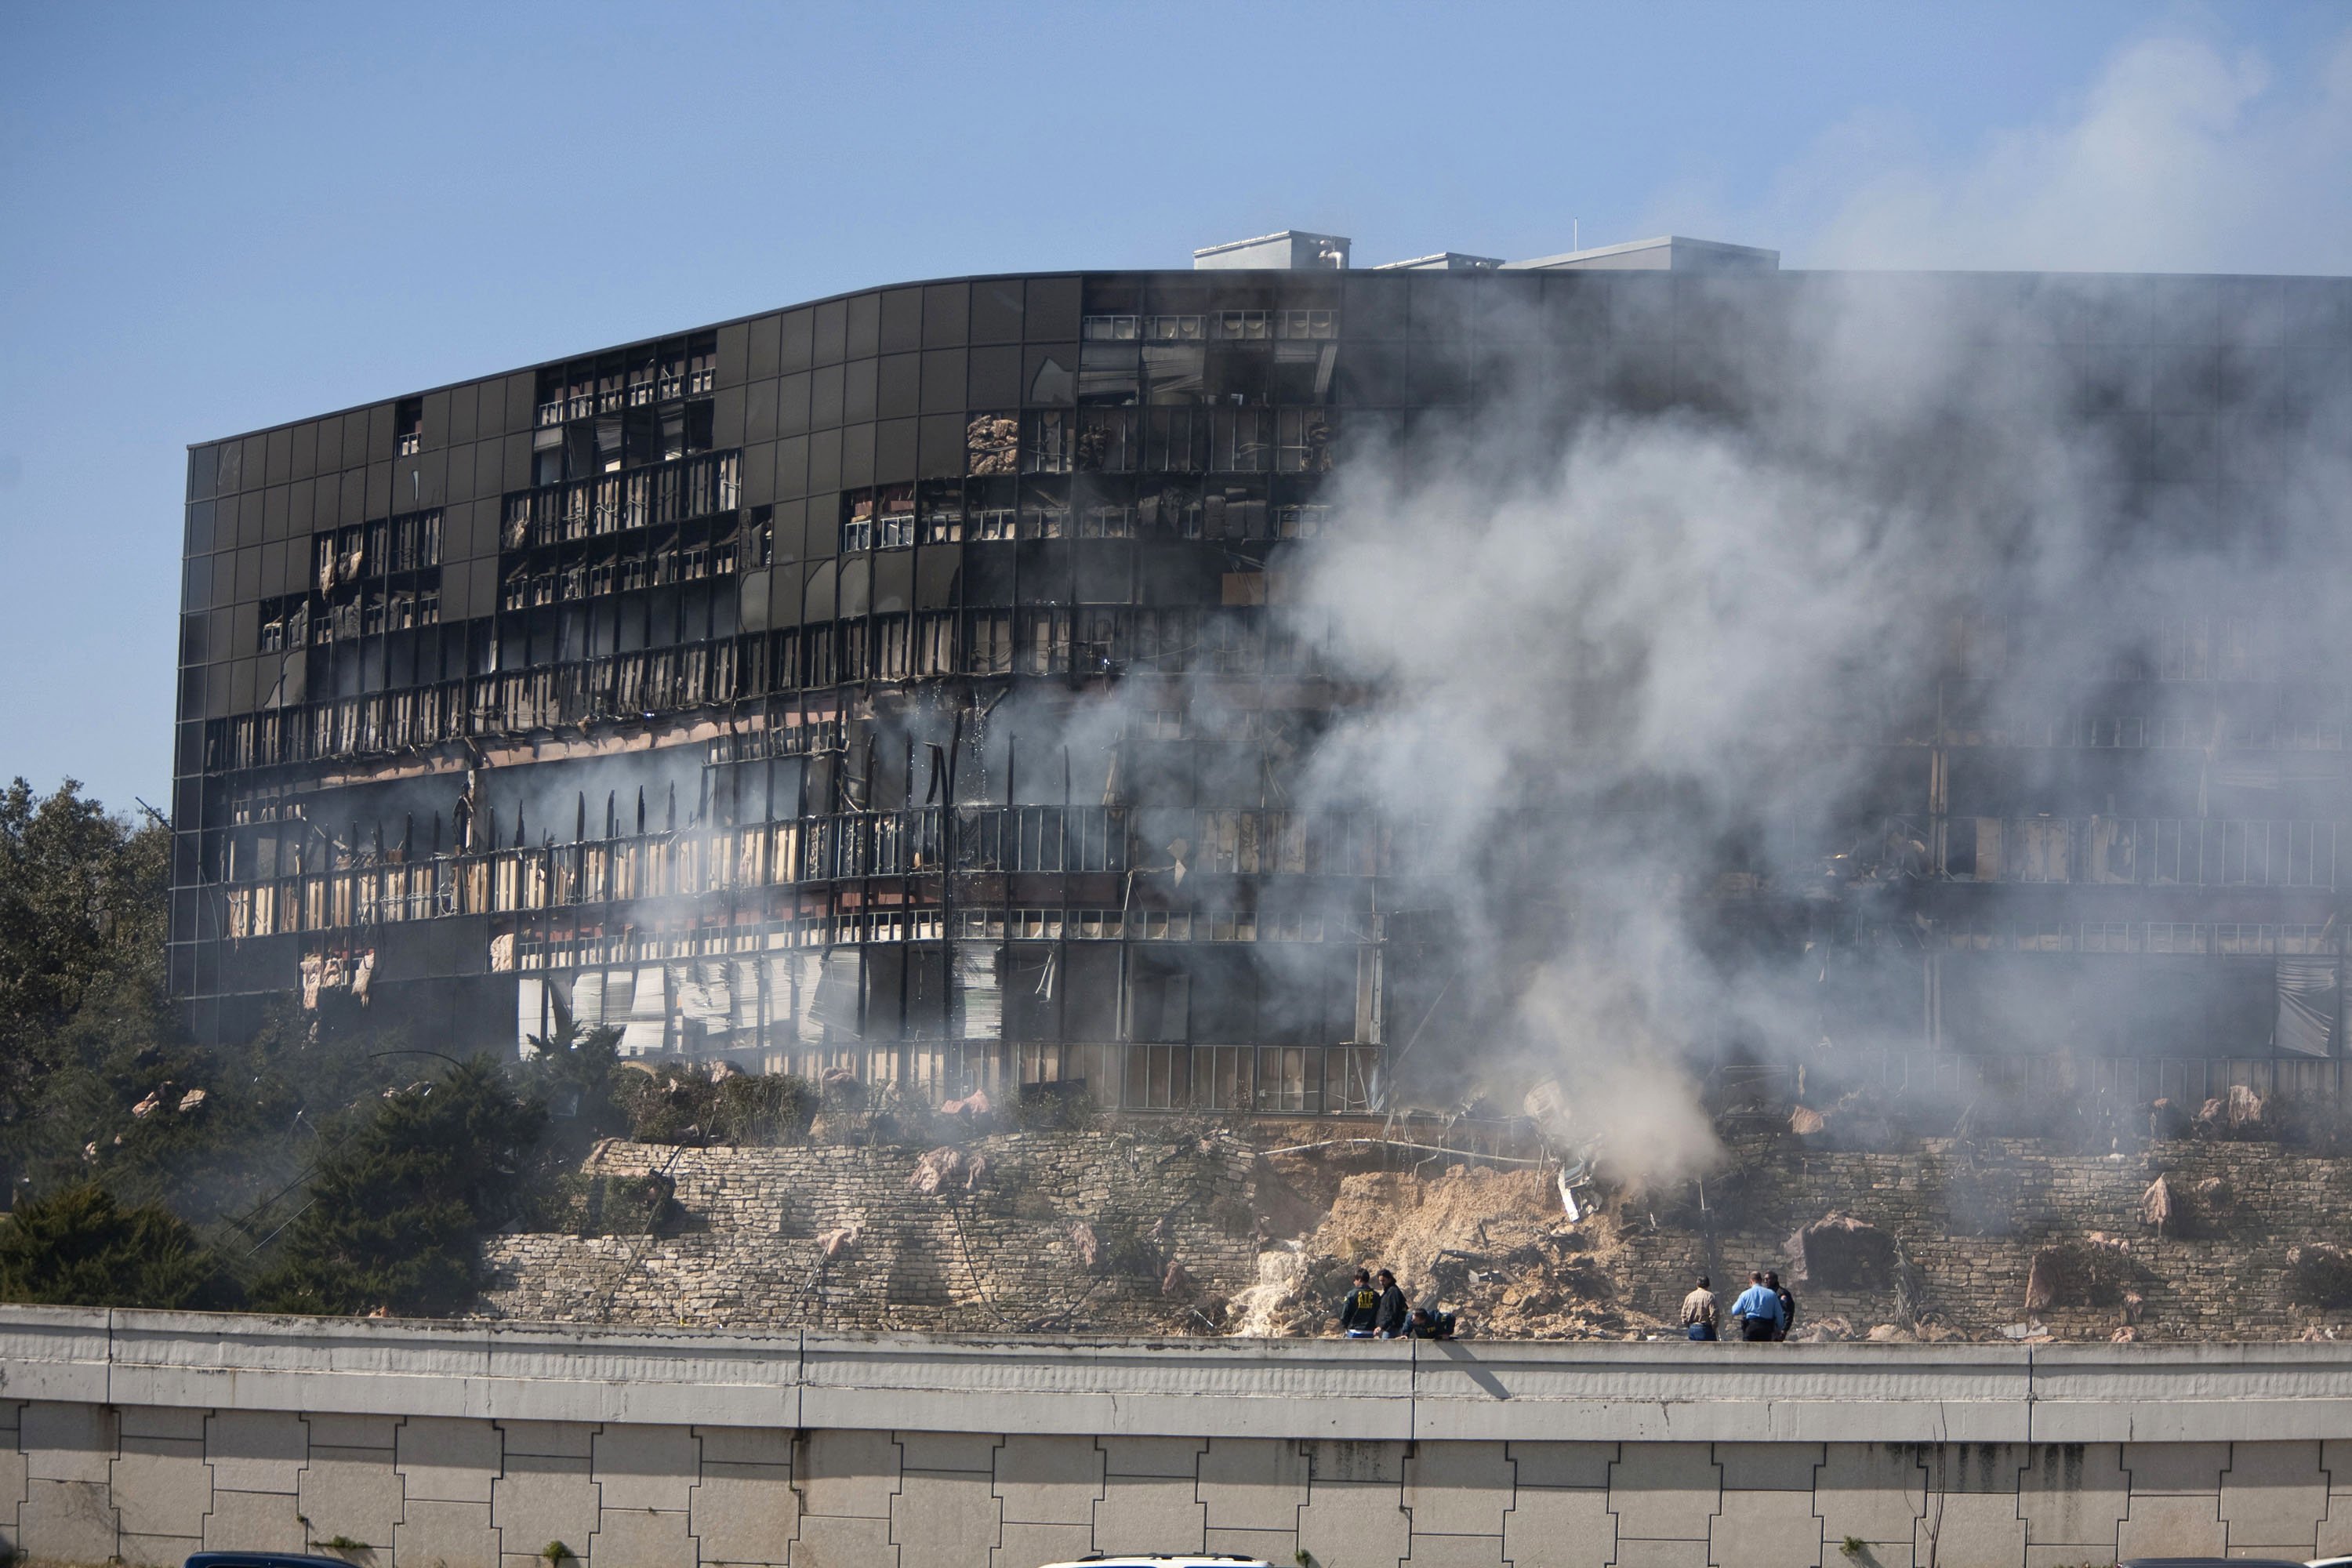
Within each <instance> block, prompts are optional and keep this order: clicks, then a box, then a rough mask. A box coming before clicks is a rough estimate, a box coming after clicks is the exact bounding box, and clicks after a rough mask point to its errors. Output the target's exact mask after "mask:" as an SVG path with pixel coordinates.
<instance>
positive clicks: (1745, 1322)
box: [1731, 1274, 1780, 1340]
mask: <svg viewBox="0 0 2352 1568" xmlns="http://www.w3.org/2000/svg"><path fill="white" fill-rule="evenodd" d="M1731 1316H1732V1319H1733V1321H1736V1322H1737V1323H1738V1325H1739V1337H1740V1338H1741V1339H1743V1340H1769V1339H1770V1338H1771V1337H1772V1336H1773V1334H1774V1332H1775V1331H1778V1330H1779V1328H1780V1297H1779V1296H1778V1295H1776V1294H1775V1293H1774V1292H1773V1290H1772V1289H1771V1287H1769V1286H1768V1285H1766V1284H1765V1283H1764V1276H1763V1275H1761V1274H1750V1275H1749V1276H1748V1289H1745V1290H1742V1291H1741V1292H1740V1293H1739V1300H1737V1301H1734V1302H1733V1303H1732V1304H1731Z"/></svg>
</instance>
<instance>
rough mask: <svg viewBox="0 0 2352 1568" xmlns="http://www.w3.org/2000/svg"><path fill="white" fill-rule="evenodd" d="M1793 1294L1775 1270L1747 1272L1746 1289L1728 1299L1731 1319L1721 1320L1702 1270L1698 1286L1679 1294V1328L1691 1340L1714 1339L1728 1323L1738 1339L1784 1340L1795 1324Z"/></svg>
mask: <svg viewBox="0 0 2352 1568" xmlns="http://www.w3.org/2000/svg"><path fill="white" fill-rule="evenodd" d="M1796 1321H1797V1298H1796V1297H1794V1296H1792V1295H1790V1293H1789V1289H1788V1287H1787V1286H1785V1285H1783V1284H1781V1283H1780V1275H1778V1274H1775V1273H1769V1272H1759V1273H1753V1274H1750V1275H1748V1289H1745V1290H1742V1291H1741V1292H1740V1293H1739V1295H1738V1299H1737V1300H1734V1301H1733V1302H1732V1303H1731V1321H1730V1322H1729V1323H1728V1324H1726V1323H1725V1322H1724V1321H1723V1318H1722V1314H1721V1310H1720V1309H1718V1308H1717V1305H1716V1301H1715V1287H1714V1285H1713V1284H1712V1282H1710V1281H1709V1280H1708V1279H1707V1277H1706V1275H1704V1274H1702V1275H1700V1276H1699V1277H1698V1288H1697V1289H1695V1290H1693V1291H1692V1292H1691V1293H1690V1294H1689V1295H1687V1296H1685V1297H1684V1298H1683V1329H1684V1331H1685V1332H1687V1333H1688V1334H1689V1335H1690V1337H1691V1338H1692V1339H1695V1340H1718V1339H1722V1338H1724V1337H1726V1336H1725V1333H1724V1330H1725V1329H1726V1328H1727V1327H1728V1328H1731V1329H1733V1330H1735V1331H1736V1332H1737V1337H1738V1338H1739V1339H1742V1340H1785V1339H1787V1338H1788V1337H1789V1331H1790V1329H1791V1328H1793V1327H1794V1326H1795V1325H1796Z"/></svg>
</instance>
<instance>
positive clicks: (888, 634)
mask: <svg viewBox="0 0 2352 1568" xmlns="http://www.w3.org/2000/svg"><path fill="white" fill-rule="evenodd" d="M908 663H909V647H908V624H907V617H906V616H876V617H874V679H877V680H904V679H907V676H908Z"/></svg>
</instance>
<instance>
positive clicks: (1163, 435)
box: [1143, 408, 1209, 473]
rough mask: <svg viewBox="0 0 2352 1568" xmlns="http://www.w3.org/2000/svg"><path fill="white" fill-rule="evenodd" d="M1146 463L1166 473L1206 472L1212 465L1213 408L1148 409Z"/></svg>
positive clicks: (1144, 456)
mask: <svg viewBox="0 0 2352 1568" xmlns="http://www.w3.org/2000/svg"><path fill="white" fill-rule="evenodd" d="M1143 467H1144V468H1147V469H1153V470H1158V471H1160V472H1162V473H1171V472H1175V473H1204V472H1206V471H1207V469H1208V467H1209V411H1208V410H1207V409H1204V408H1153V409H1149V410H1146V411H1145V417H1144V426H1143Z"/></svg>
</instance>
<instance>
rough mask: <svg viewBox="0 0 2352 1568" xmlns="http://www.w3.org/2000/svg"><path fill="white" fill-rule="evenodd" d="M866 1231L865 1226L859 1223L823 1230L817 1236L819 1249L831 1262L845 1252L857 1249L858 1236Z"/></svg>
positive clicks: (828, 1261) (825, 1258)
mask: <svg viewBox="0 0 2352 1568" xmlns="http://www.w3.org/2000/svg"><path fill="white" fill-rule="evenodd" d="M865 1233H866V1232H865V1227H864V1226H857V1225H845V1226H837V1227H836V1228H835V1229H832V1230H828V1231H821V1232H819V1233H818V1235H817V1238H816V1247H817V1251H818V1252H820V1253H822V1254H823V1255H824V1260H825V1261H826V1262H827V1263H830V1262H832V1261H833V1260H834V1259H835V1258H839V1257H841V1256H842V1255H843V1254H844V1253H846V1252H854V1251H856V1248H857V1242H858V1238H859V1237H862V1236H864V1235H865Z"/></svg>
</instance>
